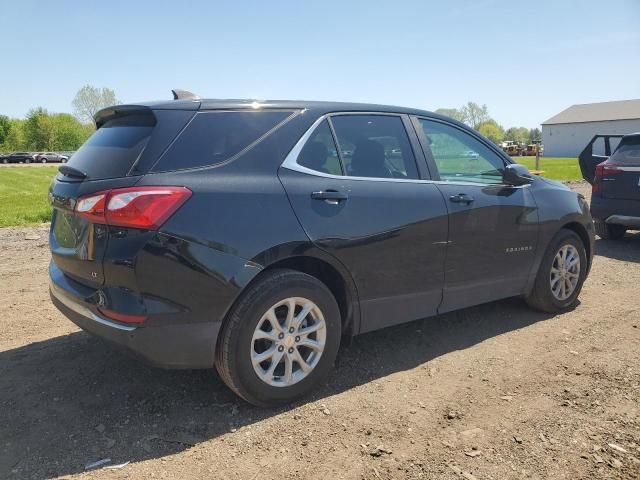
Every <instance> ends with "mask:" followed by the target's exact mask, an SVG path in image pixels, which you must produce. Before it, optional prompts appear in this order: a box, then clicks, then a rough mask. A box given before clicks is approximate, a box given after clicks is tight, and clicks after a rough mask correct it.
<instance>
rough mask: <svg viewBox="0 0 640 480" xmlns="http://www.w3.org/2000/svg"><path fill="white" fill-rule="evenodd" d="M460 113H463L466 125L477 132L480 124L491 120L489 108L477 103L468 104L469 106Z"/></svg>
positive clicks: (464, 107)
mask: <svg viewBox="0 0 640 480" xmlns="http://www.w3.org/2000/svg"><path fill="white" fill-rule="evenodd" d="M460 112H461V113H462V118H463V119H464V123H466V124H467V125H469V126H471V127H472V128H475V129H476V130H477V129H478V126H479V125H480V124H482V123H484V122H486V121H488V120H491V117H490V116H489V109H488V108H487V106H486V105H479V104H477V103H475V102H467V104H466V105H464V106H463V107H462V108H461V109H460Z"/></svg>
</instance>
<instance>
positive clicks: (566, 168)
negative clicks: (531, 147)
mask: <svg viewBox="0 0 640 480" xmlns="http://www.w3.org/2000/svg"><path fill="white" fill-rule="evenodd" d="M513 160H514V161H515V162H518V163H521V164H522V165H526V166H527V168H528V169H529V170H533V169H534V168H535V166H536V157H513ZM540 170H542V171H543V173H542V176H544V177H547V178H550V179H552V180H564V181H567V180H582V174H581V173H580V166H579V165H578V159H577V158H559V157H540Z"/></svg>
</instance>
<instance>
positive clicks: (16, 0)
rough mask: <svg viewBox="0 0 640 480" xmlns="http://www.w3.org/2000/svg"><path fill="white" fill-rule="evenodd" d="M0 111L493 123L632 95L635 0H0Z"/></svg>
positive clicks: (638, 52)
mask: <svg viewBox="0 0 640 480" xmlns="http://www.w3.org/2000/svg"><path fill="white" fill-rule="evenodd" d="M0 25H1V26H0V31H1V32H2V39H3V41H2V43H3V46H4V48H3V49H2V52H1V53H0V114H5V115H9V116H12V117H23V116H24V115H25V114H26V113H27V112H28V111H29V109H31V108H34V107H38V106H42V107H44V108H46V109H48V110H49V111H51V112H71V111H72V106H71V102H72V100H73V97H74V95H75V93H76V92H77V91H78V90H79V89H80V88H81V87H82V86H83V85H85V84H90V85H93V86H97V87H109V88H112V89H113V90H115V92H116V96H117V98H118V99H119V100H120V101H121V102H122V103H135V102H136V101H143V100H160V99H169V98H171V89H172V88H182V89H186V90H190V91H193V92H195V93H197V94H199V95H200V96H201V97H206V98H252V99H259V100H265V99H305V100H336V101H355V102H369V103H382V104H391V105H401V106H407V107H415V108H422V109H427V110H435V109H437V108H441V107H442V108H451V107H460V106H461V105H463V104H464V103H466V102H467V101H470V100H471V101H474V102H477V103H480V104H486V105H487V106H488V109H489V113H490V115H491V116H492V117H493V118H494V119H496V120H497V121H498V122H499V123H500V124H502V125H503V126H504V127H505V128H506V127H510V126H525V127H528V128H533V127H537V126H539V125H540V123H541V122H543V121H544V120H546V119H548V118H550V117H552V116H553V115H555V114H556V113H558V112H560V111H561V110H563V109H565V108H567V107H568V106H570V105H572V104H576V103H590V102H599V101H609V100H623V99H631V98H640V0H607V1H602V0H582V1H572V0H536V1H526V2H525V1H515V0H510V1H507V0H475V1H471V0H468V1H465V0H449V1H445V0H441V1H431V0H389V1H376V0H368V1H355V0H353V1H349V0H341V1H334V0H322V1H303V0H297V1H294V0H291V1H280V0H268V1H248V0H247V1H241V0H235V1H214V0H211V1H188V0H182V1H175V0H174V1H172V2H169V1H163V0H154V1H151V0H149V1H146V0H138V1H133V0H129V1H121V0H108V1H95V0H77V1H76V0H57V1H55V2H52V1H46V0H41V1H34V0H0Z"/></svg>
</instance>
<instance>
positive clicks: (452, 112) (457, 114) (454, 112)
mask: <svg viewBox="0 0 640 480" xmlns="http://www.w3.org/2000/svg"><path fill="white" fill-rule="evenodd" d="M436 113H439V114H440V115H445V116H447V117H449V118H453V119H454V120H458V121H459V122H464V115H463V114H462V112H461V111H460V110H458V109H457V108H439V109H437V110H436Z"/></svg>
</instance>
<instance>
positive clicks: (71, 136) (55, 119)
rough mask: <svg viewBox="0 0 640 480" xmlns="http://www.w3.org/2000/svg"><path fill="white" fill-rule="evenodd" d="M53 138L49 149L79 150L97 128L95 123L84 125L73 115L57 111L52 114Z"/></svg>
mask: <svg viewBox="0 0 640 480" xmlns="http://www.w3.org/2000/svg"><path fill="white" fill-rule="evenodd" d="M51 122H52V124H53V138H52V141H51V148H50V149H49V150H54V151H64V150H77V149H78V148H79V147H80V145H82V144H83V143H84V142H85V140H86V139H87V138H88V137H89V135H91V134H92V133H93V131H94V130H95V129H94V127H93V125H83V124H82V123H80V122H79V121H78V120H77V119H76V118H75V117H74V116H73V115H70V114H68V113H57V114H55V115H52V116H51Z"/></svg>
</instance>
